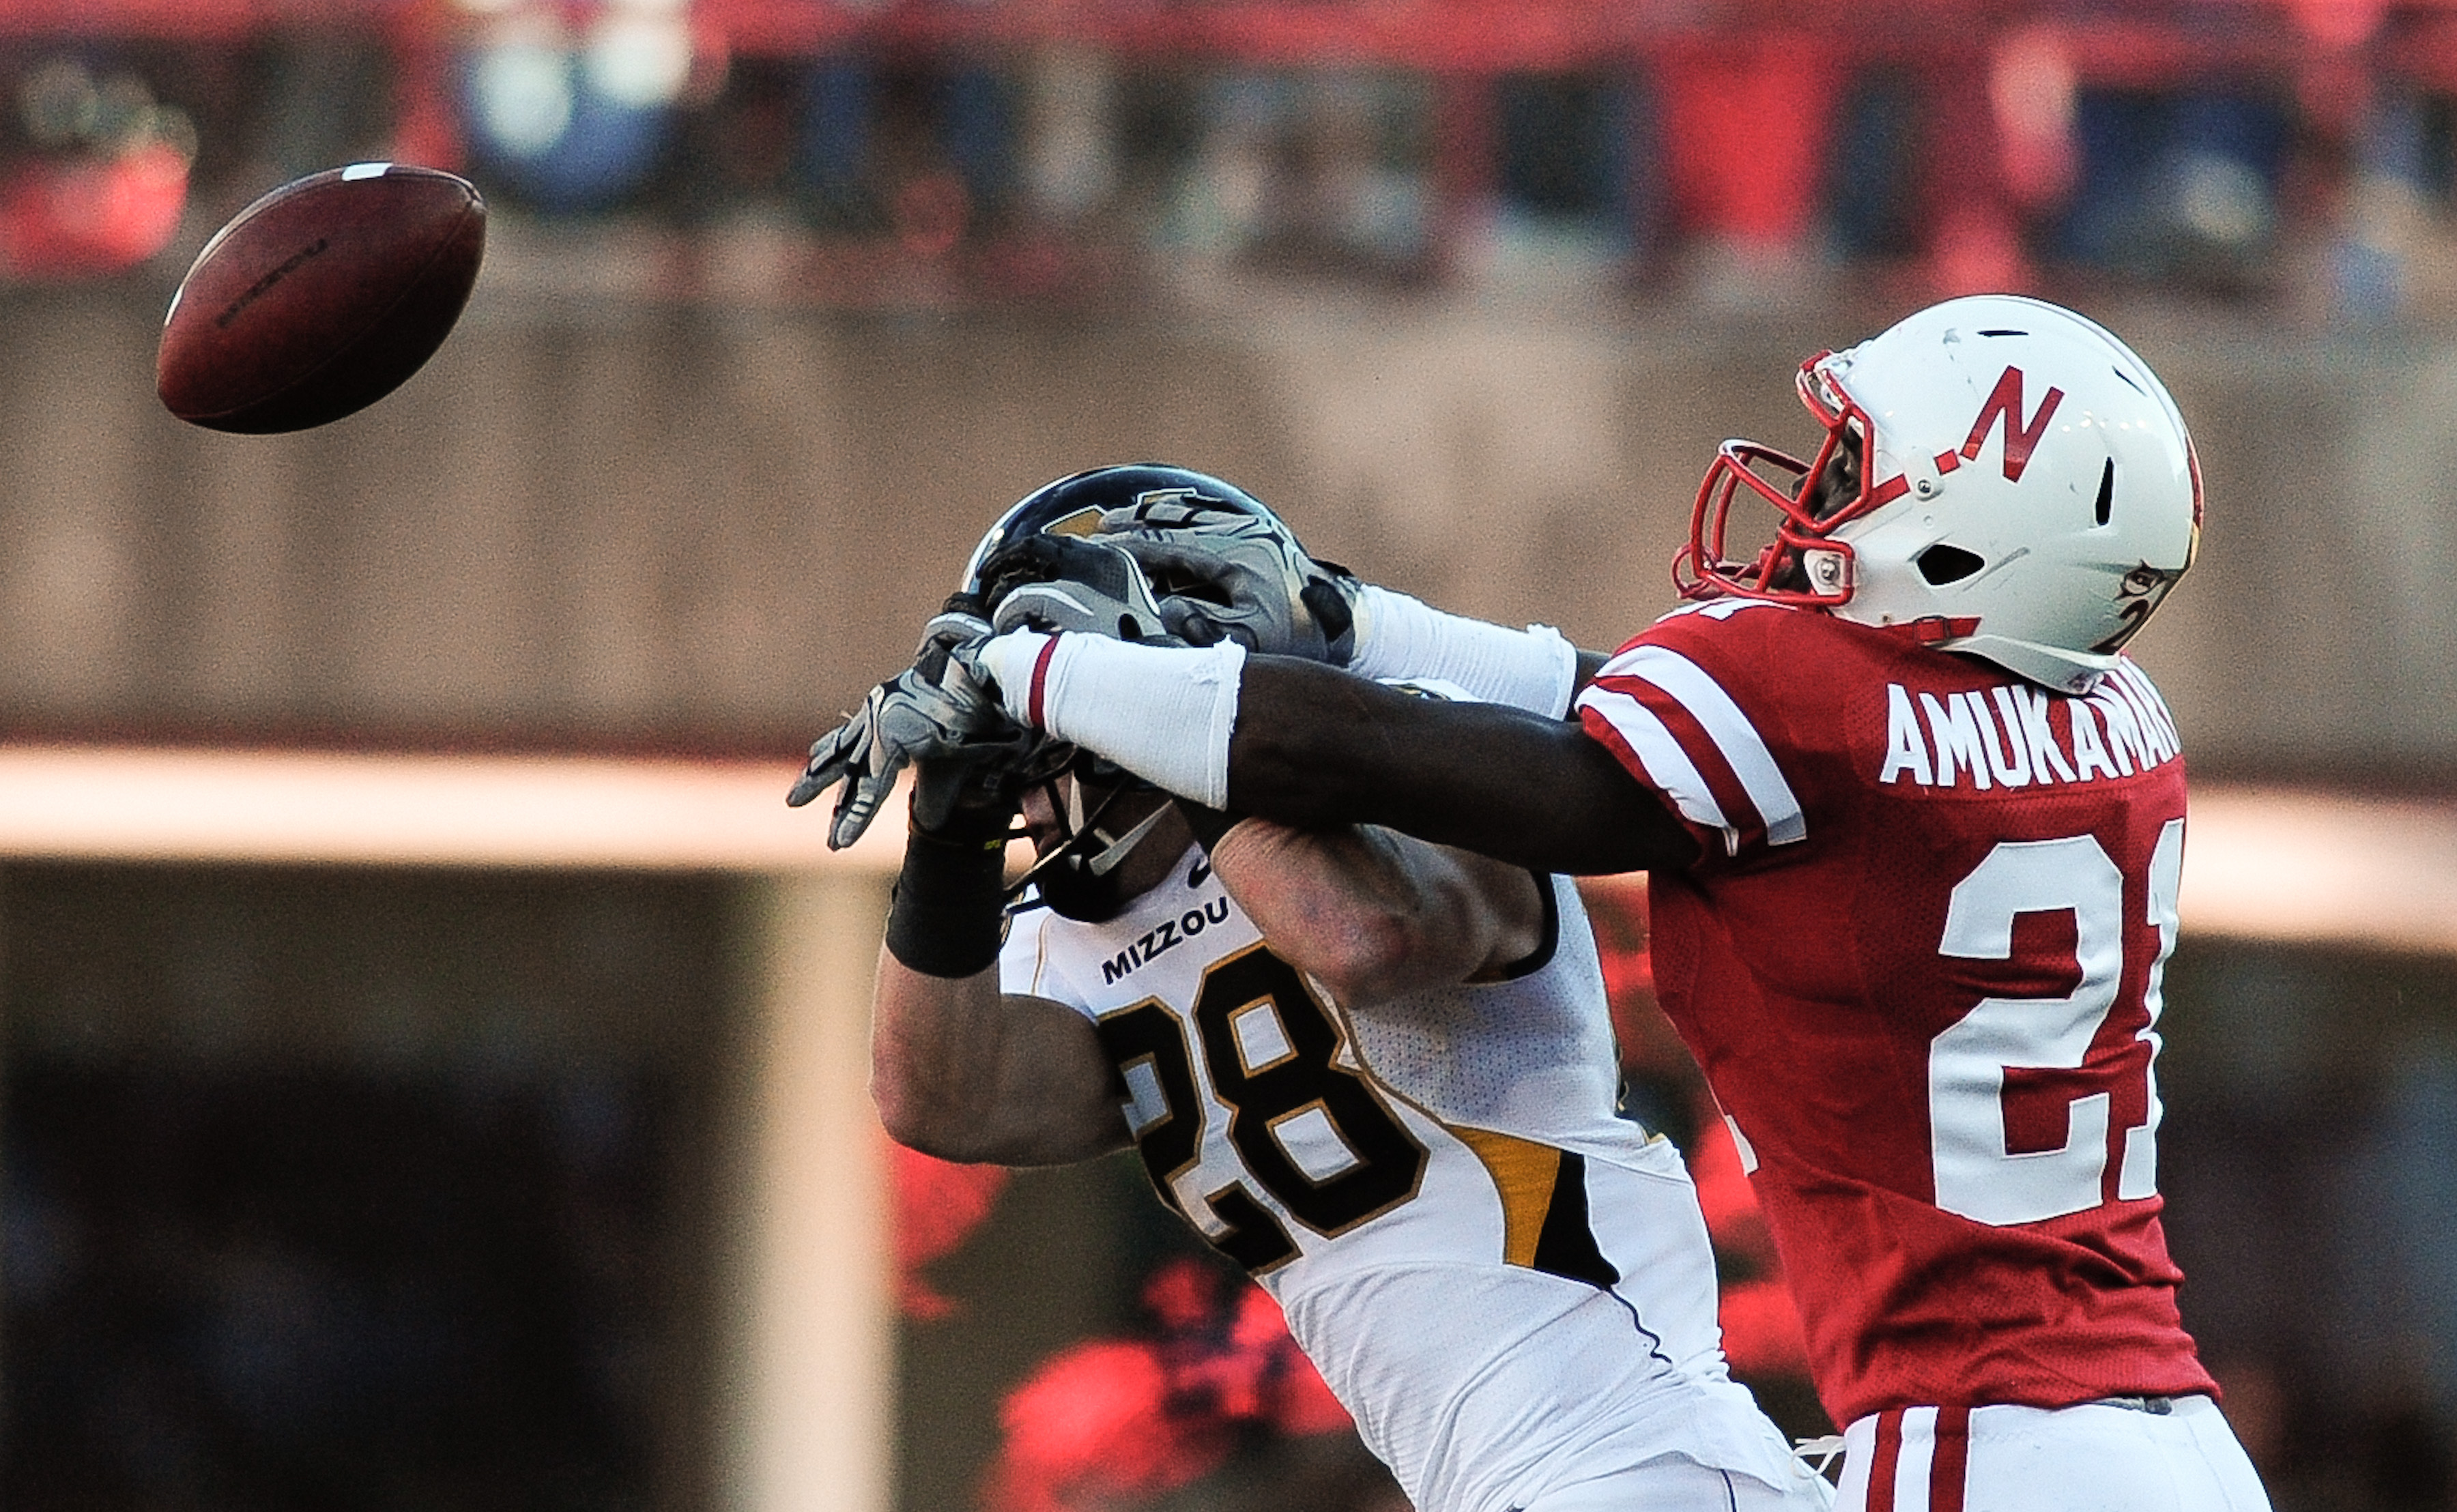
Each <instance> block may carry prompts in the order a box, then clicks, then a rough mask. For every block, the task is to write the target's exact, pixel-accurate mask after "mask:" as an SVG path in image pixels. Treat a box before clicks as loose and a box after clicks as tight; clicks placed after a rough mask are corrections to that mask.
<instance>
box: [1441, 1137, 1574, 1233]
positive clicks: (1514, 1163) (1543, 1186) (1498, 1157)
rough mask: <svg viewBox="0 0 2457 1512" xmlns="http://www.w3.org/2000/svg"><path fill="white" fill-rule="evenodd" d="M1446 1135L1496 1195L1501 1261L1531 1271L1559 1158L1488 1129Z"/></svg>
mask: <svg viewBox="0 0 2457 1512" xmlns="http://www.w3.org/2000/svg"><path fill="white" fill-rule="evenodd" d="M1444 1127H1446V1128H1448V1127H1450V1126H1448V1125H1445V1126H1444ZM1450 1132H1451V1133H1452V1134H1456V1135H1457V1136H1458V1141H1459V1143H1461V1144H1463V1145H1465V1146H1467V1147H1468V1148H1469V1149H1470V1150H1473V1151H1475V1152H1476V1158H1477V1159H1478V1160H1481V1161H1483V1162H1484V1169H1485V1171H1486V1172H1487V1173H1488V1174H1489V1175H1492V1177H1493V1184H1494V1187H1495V1189H1496V1190H1497V1191H1498V1192H1499V1193H1500V1194H1501V1257H1502V1259H1503V1260H1505V1261H1506V1262H1508V1263H1509V1264H1512V1265H1524V1266H1533V1265H1534V1264H1535V1263H1536V1246H1537V1244H1538V1242H1539V1241H1540V1240H1541V1239H1542V1238H1543V1236H1544V1219H1545V1216H1547V1215H1548V1214H1550V1213H1551V1212H1552V1211H1553V1186H1554V1183H1556V1182H1558V1181H1559V1180H1560V1178H1561V1152H1560V1151H1559V1150H1556V1149H1554V1148H1553V1147H1552V1146H1551V1145H1544V1144H1538V1143H1537V1142H1536V1141H1535V1140H1533V1139H1521V1138H1519V1137H1518V1135H1516V1134H1495V1133H1494V1132H1493V1131H1492V1130H1490V1129H1462V1128H1452V1129H1451V1131H1450Z"/></svg>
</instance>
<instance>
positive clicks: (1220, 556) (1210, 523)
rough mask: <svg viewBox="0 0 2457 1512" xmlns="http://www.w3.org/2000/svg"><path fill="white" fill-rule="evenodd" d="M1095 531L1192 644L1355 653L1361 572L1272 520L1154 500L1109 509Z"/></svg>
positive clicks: (1334, 658) (1310, 655)
mask: <svg viewBox="0 0 2457 1512" xmlns="http://www.w3.org/2000/svg"><path fill="white" fill-rule="evenodd" d="M1092 539H1093V540H1095V541H1105V542H1108V543H1111V544H1114V545H1116V546H1117V547H1118V548H1119V549H1121V550H1123V551H1125V552H1126V553H1127V554H1128V555H1130V556H1132V557H1133V558H1134V559H1135V561H1136V562H1139V563H1141V564H1142V566H1143V569H1144V573H1145V575H1146V577H1148V578H1149V579H1150V580H1151V583H1152V588H1153V591H1154V592H1155V593H1156V594H1157V595H1159V597H1160V615H1161V623H1162V624H1163V625H1164V626H1166V627H1167V631H1168V633H1169V634H1170V635H1172V636H1174V637H1176V638H1177V639H1179V640H1182V641H1185V642H1187V644H1191V645H1214V644H1218V643H1220V642H1222V641H1235V642H1237V643H1238V644H1241V645H1243V646H1245V647H1246V649H1248V650H1249V651H1259V652H1263V653H1265V654H1268V655H1272V656H1301V657H1304V658H1306V659H1307V660H1309V661H1313V662H1328V663H1330V664H1332V665H1333V666H1345V665H1347V664H1348V661H1349V659H1350V657H1351V656H1352V655H1353V654H1354V652H1355V647H1356V638H1355V632H1356V611H1355V607H1354V603H1353V596H1354V595H1355V593H1356V592H1357V591H1358V588H1359V586H1360V585H1359V584H1358V583H1357V582H1356V580H1355V578H1353V577H1352V576H1351V575H1350V574H1349V573H1348V572H1347V571H1346V570H1345V569H1344V568H1337V567H1332V566H1329V565H1327V564H1325V563H1323V562H1316V561H1314V560H1313V559H1312V558H1311V557H1309V556H1307V555H1306V553H1305V550H1304V548H1303V547H1301V546H1299V545H1298V544H1297V542H1296V541H1295V539H1294V538H1293V537H1291V536H1290V535H1289V534H1288V533H1287V531H1285V530H1282V529H1276V528H1274V527H1273V525H1272V523H1271V522H1270V521H1268V520H1258V519H1256V518H1254V517H1253V516H1251V515H1248V514H1242V513H1237V512H1233V511H1229V510H1225V509H1208V508H1206V507H1204V506H1203V505H1202V504H1200V503H1187V502H1184V501H1176V500H1169V501H1154V502H1151V503H1146V504H1137V505H1134V506H1132V507H1129V508H1125V509H1111V510H1106V511H1104V512H1103V514H1102V516H1101V525H1100V530H1099V532H1098V534H1096V535H1095V536H1094V537H1093V538H1092Z"/></svg>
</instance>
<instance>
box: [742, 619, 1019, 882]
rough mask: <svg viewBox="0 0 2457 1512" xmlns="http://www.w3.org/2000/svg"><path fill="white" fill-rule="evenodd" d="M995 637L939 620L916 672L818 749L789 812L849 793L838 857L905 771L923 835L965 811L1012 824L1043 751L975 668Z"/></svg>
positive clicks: (841, 811) (881, 690)
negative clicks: (1025, 779)
mask: <svg viewBox="0 0 2457 1512" xmlns="http://www.w3.org/2000/svg"><path fill="white" fill-rule="evenodd" d="M989 634H990V629H989V626H988V625H987V624H986V623H983V622H982V621H981V619H980V618H979V617H977V616H974V615H969V614H962V613H949V614H942V615H940V616H939V617H938V618H937V619H935V620H932V621H931V622H930V624H929V627H928V629H927V630H925V631H924V632H923V634H922V638H921V648H920V650H919V652H918V653H917V654H916V655H915V657H914V661H913V665H912V666H910V667H908V668H906V669H905V670H904V671H902V672H899V673H898V674H897V675H896V676H894V677H892V678H890V679H888V680H887V681H886V682H884V683H881V684H878V686H877V687H875V688H872V689H871V690H870V696H869V697H868V698H867V699H864V700H863V701H862V705H861V708H860V709H859V710H858V711H857V712H856V713H855V714H853V715H852V716H851V717H850V718H848V719H847V720H845V722H844V723H843V724H841V725H837V726H836V728H834V729H832V730H830V731H828V732H827V733H826V734H825V735H822V736H820V737H819V739H818V741H817V743H816V745H814V746H812V747H811V760H810V765H809V766H805V767H804V768H803V770H802V776H801V780H800V781H799V782H796V783H795V785H794V790H793V791H792V792H790V793H788V794H786V795H785V802H786V803H787V804H789V805H791V806H792V807H796V808H798V807H802V806H803V805H804V804H807V803H809V802H810V801H811V800H812V799H814V798H816V797H817V796H818V795H819V794H821V793H823V792H825V791H827V790H828V789H829V788H830V787H835V786H836V784H838V783H842V784H843V785H844V791H843V792H842V793H840V794H839V795H838V796H837V798H836V812H835V814H834V815H833V816H832V818H831V819H830V821H829V828H828V848H830V849H832V850H841V849H843V848H845V847H847V846H849V845H852V844H853V843H854V842H855V841H856V840H858V839H859V838H861V833H862V831H863V830H865V829H867V828H870V822H871V821H872V820H873V819H875V818H877V817H878V809H879V807H880V806H881V805H882V804H884V803H885V802H886V801H887V796H888V794H889V793H891V792H893V791H894V790H895V787H896V778H897V774H898V773H899V772H901V771H902V770H903V769H904V767H905V766H906V765H907V764H912V765H913V766H914V768H915V777H916V783H915V787H914V794H913V822H914V823H915V824H916V825H917V826H919V828H922V829H924V830H926V831H933V832H935V831H937V830H939V829H941V828H946V827H947V826H948V825H949V823H950V822H951V821H954V820H957V819H959V818H960V817H963V816H965V812H966V810H973V811H975V813H977V814H978V816H979V817H981V819H982V820H983V822H984V823H985V824H996V825H999V826H1003V825H1004V824H1005V822H1006V818H1007V816H1008V815H1009V814H1011V813H1012V812H1013V811H1014V808H1013V801H1014V794H1015V792H1016V791H1019V790H1020V787H1021V785H1020V781H1019V780H1018V779H1017V778H1016V777H1015V776H1014V775H1013V774H1015V773H1018V772H1021V771H1022V768H1023V766H1024V765H1025V762H1026V759H1027V758H1028V757H1029V756H1031V755H1032V754H1033V753H1034V751H1035V749H1036V747H1038V746H1040V745H1042V744H1043V737H1042V736H1041V735H1040V734H1039V732H1037V731H1034V730H1030V729H1027V728H1025V727H1024V726H1022V725H1018V724H1017V723H1016V722H1015V721H1013V720H1011V719H1009V718H1008V717H1007V715H1006V711H1005V709H1003V708H1001V706H1000V705H999V696H998V688H997V685H996V684H994V683H993V682H992V681H991V680H990V678H989V676H988V675H987V674H986V673H984V672H983V671H981V668H980V667H979V665H978V664H975V662H974V661H973V659H972V652H973V651H974V649H975V648H977V647H978V646H979V645H980V644H981V643H982V642H983V641H985V640H987V639H988V637H989Z"/></svg>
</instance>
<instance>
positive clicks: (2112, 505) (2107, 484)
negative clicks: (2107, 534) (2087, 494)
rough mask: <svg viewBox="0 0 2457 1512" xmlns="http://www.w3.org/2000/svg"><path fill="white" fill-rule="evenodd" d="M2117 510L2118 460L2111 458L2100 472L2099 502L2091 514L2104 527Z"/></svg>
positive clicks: (2093, 507)
mask: <svg viewBox="0 0 2457 1512" xmlns="http://www.w3.org/2000/svg"><path fill="white" fill-rule="evenodd" d="M2115 510H2116V459H2115V458H2113V457H2111V458H2109V459H2108V460H2107V465H2106V466H2105V467H2102V468H2100V469H2099V471H2098V502H2097V503H2096V504H2095V505H2093V506H2092V511H2091V512H2092V513H2093V514H2094V515H2096V517H2097V520H2098V522H2099V523H2100V524H2102V525H2103V524H2106V523H2107V520H2108V516H2110V515H2111V514H2113V513H2115Z"/></svg>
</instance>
